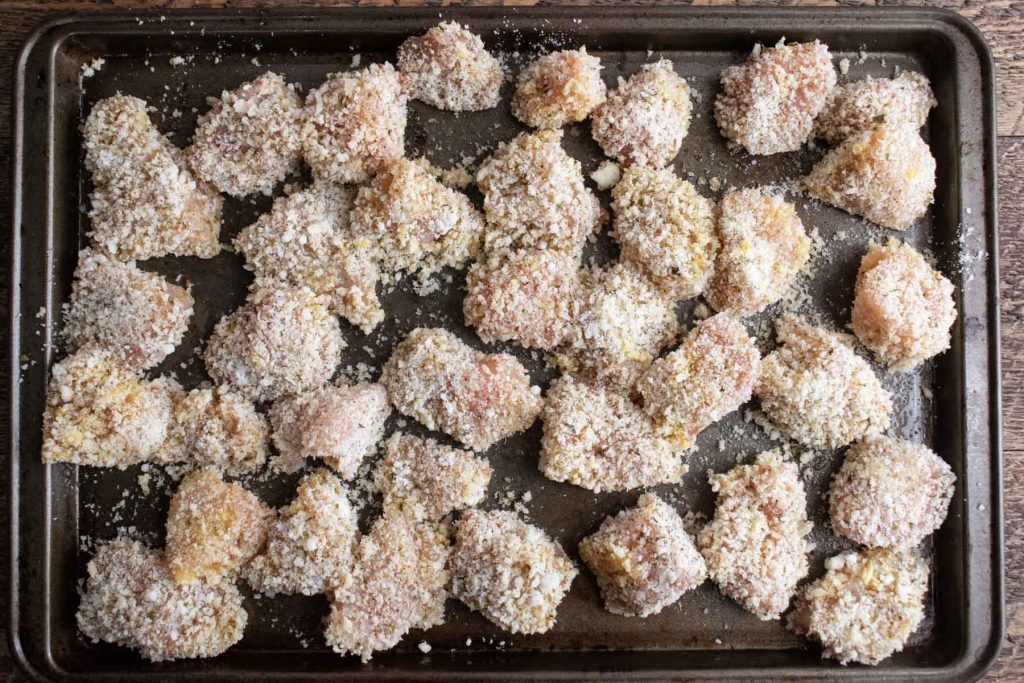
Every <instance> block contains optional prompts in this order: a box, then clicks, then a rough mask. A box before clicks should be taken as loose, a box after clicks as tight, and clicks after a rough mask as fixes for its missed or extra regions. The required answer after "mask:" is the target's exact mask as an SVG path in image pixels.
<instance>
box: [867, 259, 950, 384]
mask: <svg viewBox="0 0 1024 683" xmlns="http://www.w3.org/2000/svg"><path fill="white" fill-rule="evenodd" d="M854 291H855V296H854V300H853V314H852V320H851V325H850V327H851V328H852V329H853V332H854V334H856V335H857V338H858V339H860V341H861V343H862V344H864V346H866V347H868V348H869V349H871V350H872V351H874V352H875V355H877V356H878V358H879V360H881V361H882V362H883V363H887V364H888V365H889V366H890V367H892V368H893V369H894V370H901V371H902V370H910V369H912V368H913V367H915V366H916V365H918V364H920V363H921V362H923V361H925V360H927V359H928V358H931V357H932V356H936V355H938V354H940V353H942V352H943V351H945V350H946V349H948V348H949V331H950V328H952V327H953V323H955V322H956V304H955V303H954V302H953V283H951V282H950V281H949V280H947V279H946V278H945V277H943V275H942V274H941V273H939V272H938V271H937V270H935V269H934V268H932V267H931V266H929V265H928V263H927V262H926V261H925V260H924V257H922V256H921V254H919V253H917V252H916V251H915V250H914V248H913V247H911V246H910V245H907V244H901V243H899V242H897V241H896V240H889V242H888V243H887V244H886V245H885V246H879V245H875V246H872V247H871V248H870V249H868V253H867V254H865V255H864V258H863V259H862V260H861V262H860V270H859V271H858V272H857V285H856V288H855V290H854Z"/></svg>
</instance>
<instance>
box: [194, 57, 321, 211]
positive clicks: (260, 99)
mask: <svg viewBox="0 0 1024 683" xmlns="http://www.w3.org/2000/svg"><path fill="white" fill-rule="evenodd" d="M186 154H187V156H188V160H189V163H190V164H191V165H192V170H194V171H195V173H196V175H198V176H199V177H200V178H202V179H203V180H205V181H207V182H208V183H211V184H212V185H214V186H216V188H217V189H218V190H220V191H221V192H226V193H227V194H229V195H232V196H234V197H244V196H245V195H248V194H253V193H254V192H262V193H263V194H266V195H269V194H270V193H271V192H273V190H274V186H275V185H277V184H278V183H279V182H281V181H282V180H284V179H285V177H286V176H288V175H289V174H291V173H295V172H296V171H298V170H299V162H300V161H301V160H302V98H300V97H299V96H298V95H297V94H296V93H295V87H294V86H290V85H288V84H287V83H285V82H284V79H283V78H281V77H280V76H279V75H277V74H276V73H274V72H272V71H268V72H266V73H265V74H263V75H262V76H260V77H258V78H256V79H255V80H252V81H249V82H247V83H243V84H242V85H240V86H238V87H237V88H236V89H235V90H231V91H227V90H225V91H224V92H222V93H221V96H220V99H213V100H212V101H211V107H210V111H208V112H207V113H206V114H204V115H203V116H201V117H200V118H199V121H198V122H197V124H196V131H195V133H194V134H193V135H192V146H191V147H189V148H188V149H187V150H186Z"/></svg>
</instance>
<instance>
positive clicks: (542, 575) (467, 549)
mask: <svg viewBox="0 0 1024 683" xmlns="http://www.w3.org/2000/svg"><path fill="white" fill-rule="evenodd" d="M449 568H450V571H451V574H452V576H451V579H452V588H451V590H452V595H453V596H454V597H456V598H458V599H459V600H461V601H462V602H464V603H466V605H467V606H468V607H469V608H470V609H473V610H476V611H478V612H480V613H481V614H483V615H484V616H485V617H487V618H488V619H489V620H491V621H492V622H494V623H495V624H497V625H498V626H501V627H502V628H504V629H506V630H508V631H510V632H512V633H522V634H530V633H544V632H546V631H548V630H549V629H550V628H551V627H552V626H554V625H555V616H556V613H557V611H558V605H559V603H561V602H562V599H563V598H564V597H565V594H566V593H568V592H569V586H570V585H571V584H572V580H573V579H574V578H576V574H578V573H579V572H578V571H577V569H576V567H575V565H573V563H572V561H571V560H570V559H569V557H568V556H567V555H566V554H565V551H564V550H563V549H562V546H560V545H559V544H558V543H557V542H555V541H553V540H552V539H551V538H549V537H548V536H547V535H546V534H545V533H544V532H543V531H541V530H540V529H538V528H537V527H535V526H533V525H532V524H527V523H526V522H524V521H522V520H521V519H519V518H518V517H517V516H516V515H515V513H513V512H509V511H507V510H492V511H488V512H484V511H481V510H468V511H467V512H466V513H465V514H464V515H463V517H462V519H461V520H459V522H458V523H457V524H456V535H455V545H454V546H453V547H452V553H451V558H450V559H449Z"/></svg>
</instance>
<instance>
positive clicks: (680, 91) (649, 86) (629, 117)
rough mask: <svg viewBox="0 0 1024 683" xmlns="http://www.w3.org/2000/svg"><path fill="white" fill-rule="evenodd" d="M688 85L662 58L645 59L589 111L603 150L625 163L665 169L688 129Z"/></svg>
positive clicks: (689, 112) (690, 105)
mask: <svg viewBox="0 0 1024 683" xmlns="http://www.w3.org/2000/svg"><path fill="white" fill-rule="evenodd" d="M692 112H693V103H692V102H691V101H690V86H689V85H687V83H686V80H685V79H683V78H682V77H681V76H679V75H678V74H677V73H676V72H675V69H674V68H673V67H672V62H670V61H669V60H667V59H662V60H660V61H658V62H655V63H654V64H644V65H643V66H642V67H640V71H638V72H636V73H635V74H633V75H632V76H630V78H629V80H628V81H622V79H619V87H618V88H617V89H616V90H613V91H611V92H610V93H608V99H606V100H605V101H604V103H603V104H601V105H600V106H599V107H597V109H595V110H594V111H593V113H592V114H591V119H592V128H591V130H592V134H593V136H594V140H596V141H597V144H599V145H601V149H603V150H604V153H605V154H607V155H608V156H610V157H613V158H615V159H617V160H618V161H621V162H622V163H623V164H627V165H629V164H637V165H640V166H653V167H655V168H661V167H663V166H665V165H667V164H668V163H669V162H671V161H672V159H674V158H675V156H676V154H677V153H678V152H679V147H680V146H681V145H682V144H683V138H685V137H686V134H687V133H688V132H689V130H690V116H691V114H692Z"/></svg>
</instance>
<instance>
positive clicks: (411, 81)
mask: <svg viewBox="0 0 1024 683" xmlns="http://www.w3.org/2000/svg"><path fill="white" fill-rule="evenodd" d="M398 70H399V71H400V72H401V76H402V84H403V85H404V86H405V91H406V92H407V93H409V97H411V98H413V99H414V100H421V101H423V102H426V103H427V104H430V105H432V106H435V107H437V108H438V109H447V110H448V111H481V110H483V109H491V108H492V107H496V106H498V96H499V91H500V90H501V83H502V81H503V80H504V79H505V73H504V71H503V70H502V68H501V62H499V61H498V60H497V59H496V58H495V57H494V55H492V54H491V53H490V52H488V51H487V48H485V47H484V42H483V41H482V40H480V36H478V35H476V34H475V33H473V32H471V31H470V30H469V29H468V28H466V27H464V26H460V25H459V24H457V23H455V22H452V21H446V22H443V23H440V24H438V25H437V26H434V27H432V28H430V29H428V30H427V32H426V33H424V34H423V35H421V36H413V37H410V38H406V39H405V42H403V43H402V44H401V45H400V46H399V47H398Z"/></svg>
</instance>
